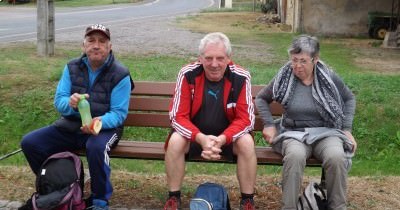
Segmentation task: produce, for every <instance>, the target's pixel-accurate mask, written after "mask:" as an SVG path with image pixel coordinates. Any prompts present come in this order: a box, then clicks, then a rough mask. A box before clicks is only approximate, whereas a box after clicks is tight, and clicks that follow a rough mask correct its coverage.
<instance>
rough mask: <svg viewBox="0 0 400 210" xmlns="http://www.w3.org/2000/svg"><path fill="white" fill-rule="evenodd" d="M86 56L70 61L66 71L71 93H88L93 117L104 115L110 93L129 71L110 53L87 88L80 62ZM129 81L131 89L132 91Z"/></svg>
mask: <svg viewBox="0 0 400 210" xmlns="http://www.w3.org/2000/svg"><path fill="white" fill-rule="evenodd" d="M85 57H86V55H83V56H82V57H80V58H76V59H73V60H71V61H70V62H69V63H68V69H69V74H70V79H71V93H80V94H84V93H88V94H89V95H90V97H89V99H88V100H89V102H90V104H91V106H90V111H91V113H92V116H93V117H97V116H101V115H104V114H105V113H106V112H108V111H109V110H110V100H111V91H112V90H113V88H114V87H115V86H116V85H117V84H118V83H119V82H120V81H121V80H122V79H123V78H125V77H126V76H128V75H130V74H129V70H128V69H127V68H126V67H124V66H122V65H121V64H120V63H119V62H118V61H117V60H115V59H114V55H113V54H112V52H111V53H110V57H109V59H108V62H107V63H106V64H105V67H104V69H103V71H102V72H101V73H100V74H99V75H98V76H97V78H96V80H95V81H94V83H93V85H92V87H89V75H88V70H87V66H86V64H85V63H84V61H83V60H82V59H83V58H85ZM133 87H134V86H133V82H132V79H131V89H133Z"/></svg>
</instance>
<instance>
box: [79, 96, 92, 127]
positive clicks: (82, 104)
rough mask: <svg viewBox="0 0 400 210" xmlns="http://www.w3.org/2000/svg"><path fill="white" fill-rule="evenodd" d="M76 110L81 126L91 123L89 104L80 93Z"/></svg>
mask: <svg viewBox="0 0 400 210" xmlns="http://www.w3.org/2000/svg"><path fill="white" fill-rule="evenodd" d="M78 110H79V113H80V114H81V119H82V126H84V125H86V126H90V125H91V123H92V114H91V113H90V104H89V102H88V101H87V100H86V98H85V95H83V94H82V95H81V98H80V99H79V102H78Z"/></svg>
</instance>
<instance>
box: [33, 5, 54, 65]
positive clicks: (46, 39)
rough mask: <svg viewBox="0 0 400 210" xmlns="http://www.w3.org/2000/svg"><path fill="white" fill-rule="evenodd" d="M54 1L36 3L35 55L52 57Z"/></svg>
mask: <svg viewBox="0 0 400 210" xmlns="http://www.w3.org/2000/svg"><path fill="white" fill-rule="evenodd" d="M54 24H55V20H54V0H38V1H37V53H38V55H39V56H46V57H47V56H52V55H54V42H55V40H54V38H55V27H54Z"/></svg>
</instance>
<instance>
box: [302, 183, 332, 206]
mask: <svg viewBox="0 0 400 210" xmlns="http://www.w3.org/2000/svg"><path fill="white" fill-rule="evenodd" d="M297 209H298V210H327V209H328V198H327V196H326V193H325V191H324V189H322V188H321V187H320V186H319V184H318V183H316V182H310V183H309V184H308V185H307V187H306V188H305V189H304V192H303V194H302V195H301V196H300V197H299V201H298V203H297Z"/></svg>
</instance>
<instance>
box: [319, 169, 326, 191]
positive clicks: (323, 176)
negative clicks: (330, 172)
mask: <svg viewBox="0 0 400 210" xmlns="http://www.w3.org/2000/svg"><path fill="white" fill-rule="evenodd" d="M319 186H320V187H321V188H322V189H324V190H326V180H325V170H324V168H321V183H319Z"/></svg>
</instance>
